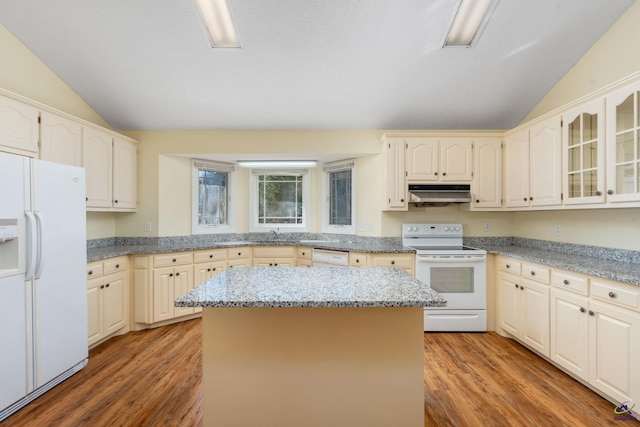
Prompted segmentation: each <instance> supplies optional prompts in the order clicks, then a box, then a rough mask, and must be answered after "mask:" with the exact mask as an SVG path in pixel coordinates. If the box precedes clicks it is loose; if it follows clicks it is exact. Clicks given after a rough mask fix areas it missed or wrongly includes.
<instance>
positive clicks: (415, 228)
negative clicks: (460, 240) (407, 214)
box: [402, 224, 462, 237]
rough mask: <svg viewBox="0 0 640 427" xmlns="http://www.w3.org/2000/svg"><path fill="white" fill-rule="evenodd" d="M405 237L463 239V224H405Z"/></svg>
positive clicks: (403, 230)
mask: <svg viewBox="0 0 640 427" xmlns="http://www.w3.org/2000/svg"><path fill="white" fill-rule="evenodd" d="M402 236H403V237H462V224H403V225H402Z"/></svg>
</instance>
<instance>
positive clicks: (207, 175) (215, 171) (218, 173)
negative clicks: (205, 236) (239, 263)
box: [192, 160, 234, 233]
mask: <svg viewBox="0 0 640 427" xmlns="http://www.w3.org/2000/svg"><path fill="white" fill-rule="evenodd" d="M233 170H234V167H233V165H231V164H227V163H217V162H215V163H214V162H202V161H197V160H194V162H193V174H194V179H193V183H194V185H193V187H194V188H193V197H192V199H193V204H194V206H193V209H192V212H193V219H192V220H193V224H192V230H193V233H213V232H218V231H219V232H223V231H224V232H228V231H233V230H232V228H231V224H230V218H232V216H231V215H230V194H231V182H232V176H233V175H232V174H233Z"/></svg>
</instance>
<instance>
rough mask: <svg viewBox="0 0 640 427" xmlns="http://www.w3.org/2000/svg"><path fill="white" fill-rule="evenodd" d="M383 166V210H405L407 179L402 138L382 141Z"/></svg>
mask: <svg viewBox="0 0 640 427" xmlns="http://www.w3.org/2000/svg"><path fill="white" fill-rule="evenodd" d="M383 142H384V148H383V153H384V157H385V160H384V168H385V170H384V171H385V173H384V174H383V176H384V180H385V184H386V186H385V187H384V188H385V190H386V191H385V193H384V195H383V196H384V200H383V210H390V211H393V210H395V211H406V210H407V206H408V204H407V200H408V197H407V181H406V176H407V174H406V171H405V163H404V151H405V142H404V139H403V138H386V139H385V140H384V141H383Z"/></svg>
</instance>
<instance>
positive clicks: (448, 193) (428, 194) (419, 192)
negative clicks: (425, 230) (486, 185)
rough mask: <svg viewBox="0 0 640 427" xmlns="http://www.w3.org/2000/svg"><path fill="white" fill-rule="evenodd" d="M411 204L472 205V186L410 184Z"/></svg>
mask: <svg viewBox="0 0 640 427" xmlns="http://www.w3.org/2000/svg"><path fill="white" fill-rule="evenodd" d="M409 194H410V196H411V197H410V202H411V203H413V204H415V205H416V206H445V205H448V204H450V203H470V202H471V185H470V184H409Z"/></svg>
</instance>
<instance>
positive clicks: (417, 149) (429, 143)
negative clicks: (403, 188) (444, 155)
mask: <svg viewBox="0 0 640 427" xmlns="http://www.w3.org/2000/svg"><path fill="white" fill-rule="evenodd" d="M405 144H406V145H405V147H406V152H405V162H406V164H405V166H406V168H407V180H408V181H421V182H425V181H437V180H438V179H439V176H438V172H439V171H438V161H439V155H438V144H439V142H438V140H437V139H433V138H409V139H407V140H406V142H405Z"/></svg>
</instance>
